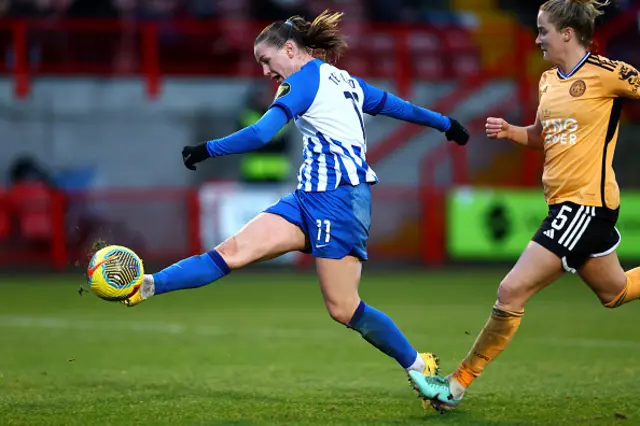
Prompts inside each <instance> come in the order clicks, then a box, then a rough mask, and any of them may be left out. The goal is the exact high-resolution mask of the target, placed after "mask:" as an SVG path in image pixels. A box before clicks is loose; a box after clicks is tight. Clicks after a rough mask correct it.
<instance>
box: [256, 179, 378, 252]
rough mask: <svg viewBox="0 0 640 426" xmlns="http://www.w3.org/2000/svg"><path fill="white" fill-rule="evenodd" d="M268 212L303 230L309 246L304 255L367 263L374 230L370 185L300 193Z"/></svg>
mask: <svg viewBox="0 0 640 426" xmlns="http://www.w3.org/2000/svg"><path fill="white" fill-rule="evenodd" d="M265 212H266V213H272V214H276V215H278V216H281V217H283V218H284V219H286V220H287V221H288V222H291V223H293V224H294V225H297V226H298V227H300V229H302V232H304V233H305V235H306V236H307V239H308V241H309V244H310V247H307V249H306V250H305V253H311V255H313V256H314V257H321V258H327V259H342V258H343V257H345V256H355V257H357V258H359V259H360V260H367V240H368V239H369V228H370V227H371V188H370V185H369V184H366V183H362V184H360V185H357V186H350V185H343V186H339V187H338V188H337V189H335V190H333V191H326V192H304V191H301V190H297V191H295V192H292V193H291V194H289V195H287V196H285V197H282V198H281V199H280V201H278V202H277V203H276V204H274V205H273V206H271V207H269V208H268V209H267V210H265Z"/></svg>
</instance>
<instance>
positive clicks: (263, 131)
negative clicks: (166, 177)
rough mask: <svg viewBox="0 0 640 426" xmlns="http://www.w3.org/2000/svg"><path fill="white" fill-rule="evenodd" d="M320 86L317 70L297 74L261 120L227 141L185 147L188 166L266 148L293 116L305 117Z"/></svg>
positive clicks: (286, 81)
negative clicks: (211, 158) (210, 158)
mask: <svg viewBox="0 0 640 426" xmlns="http://www.w3.org/2000/svg"><path fill="white" fill-rule="evenodd" d="M319 85H320V75H319V72H318V69H317V68H313V67H309V68H304V69H303V70H301V71H299V72H297V73H295V74H293V75H292V76H290V77H289V78H287V79H286V80H285V81H284V82H283V83H282V84H281V85H280V87H279V88H278V92H277V94H276V99H275V100H274V101H273V103H272V104H271V106H270V107H269V110H268V111H267V112H266V113H265V114H264V115H263V116H262V118H260V120H258V121H257V122H256V123H255V124H253V125H251V126H249V127H246V128H244V129H242V130H240V131H238V132H236V133H234V134H232V135H230V136H227V137H226V138H222V139H215V140H211V141H208V142H205V143H202V144H200V145H195V146H186V147H184V148H183V150H182V161H183V162H184V165H185V166H186V167H187V168H188V169H189V170H195V169H196V168H195V164H196V163H199V162H201V161H204V160H206V159H207V158H209V157H220V156H223V155H231V154H242V153H245V152H250V151H255V150H258V149H260V148H262V147H263V146H265V145H266V144H268V143H269V142H270V141H271V140H272V139H273V138H274V137H275V136H276V135H277V134H278V132H279V131H280V130H281V129H282V128H283V127H284V126H286V125H287V123H288V122H289V121H290V120H291V119H292V118H293V117H296V116H299V115H302V114H304V113H305V112H306V111H307V110H308V109H309V107H310V106H311V104H312V103H313V100H314V98H315V96H316V94H317V92H318V87H319Z"/></svg>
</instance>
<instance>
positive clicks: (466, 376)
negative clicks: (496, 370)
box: [410, 242, 563, 411]
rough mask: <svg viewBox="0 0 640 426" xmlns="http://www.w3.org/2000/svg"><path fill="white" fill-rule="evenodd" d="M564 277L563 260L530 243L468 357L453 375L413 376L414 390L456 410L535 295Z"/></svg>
mask: <svg viewBox="0 0 640 426" xmlns="http://www.w3.org/2000/svg"><path fill="white" fill-rule="evenodd" d="M562 273H563V268H562V263H561V261H560V259H559V258H558V257H557V256H556V255H555V254H553V253H552V252H551V251H549V250H547V249H546V248H544V247H542V246H541V245H539V244H538V243H535V242H530V243H529V245H528V246H527V248H526V249H525V251H524V252H523V253H522V255H521V256H520V259H518V262H517V263H516V265H515V266H514V267H513V269H512V270H511V271H510V272H509V274H507V276H506V277H505V278H504V280H503V281H502V282H501V283H500V287H499V288H498V301H497V302H496V304H495V305H494V307H493V309H492V311H491V315H490V316H489V319H488V320H487V323H486V324H485V326H484V328H483V329H482V331H481V332H480V334H479V335H478V337H477V339H476V341H475V343H474V344H473V347H472V348H471V350H470V351H469V353H468V355H467V356H466V357H465V359H464V360H463V361H462V363H461V364H460V365H459V366H458V368H457V369H456V371H455V372H453V374H451V375H449V376H447V377H426V376H424V375H421V374H419V373H417V372H412V373H410V378H411V382H412V385H413V387H414V389H415V390H416V391H417V392H418V393H419V395H420V396H421V397H422V398H423V399H424V400H426V401H429V402H431V406H433V407H434V408H435V409H437V410H440V411H442V410H443V409H444V408H452V407H455V406H457V405H458V404H459V403H460V402H461V401H462V398H463V396H464V392H465V390H466V389H467V388H468V387H469V386H470V385H471V383H472V382H473V381H474V380H475V379H476V378H478V377H479V376H480V374H482V372H483V371H484V369H485V367H486V366H487V365H488V364H489V363H490V362H491V361H493V360H494V359H495V358H496V357H497V356H498V355H500V353H502V351H503V350H504V349H506V347H507V346H508V345H509V343H510V342H511V340H512V338H513V336H515V334H516V331H517V330H518V327H519V326H520V321H521V320H522V316H523V315H524V305H525V303H526V302H527V300H529V299H530V298H531V297H532V296H533V295H534V294H536V293H537V292H538V291H540V290H541V289H542V288H544V287H546V286H547V285H548V284H550V283H551V282H553V281H555V280H556V279H557V278H558V277H559V276H560V275H562Z"/></svg>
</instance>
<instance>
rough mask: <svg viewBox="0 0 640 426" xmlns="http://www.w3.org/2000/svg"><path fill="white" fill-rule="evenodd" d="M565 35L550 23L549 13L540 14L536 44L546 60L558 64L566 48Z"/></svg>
mask: <svg viewBox="0 0 640 426" xmlns="http://www.w3.org/2000/svg"><path fill="white" fill-rule="evenodd" d="M564 37H565V36H564V35H563V34H562V32H560V31H558V30H557V29H556V27H555V26H554V25H553V24H552V23H551V22H549V15H548V14H547V12H542V11H540V12H539V13H538V37H536V44H537V45H538V46H540V49H542V54H543V56H544V59H546V60H547V61H550V62H552V63H556V62H557V61H558V59H559V58H560V57H561V56H562V52H563V50H564V47H565V41H564Z"/></svg>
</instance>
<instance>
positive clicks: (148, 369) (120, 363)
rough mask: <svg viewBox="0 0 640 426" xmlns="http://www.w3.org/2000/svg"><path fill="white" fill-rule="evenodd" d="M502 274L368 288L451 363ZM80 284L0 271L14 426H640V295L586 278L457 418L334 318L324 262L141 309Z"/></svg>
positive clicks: (530, 331)
mask: <svg viewBox="0 0 640 426" xmlns="http://www.w3.org/2000/svg"><path fill="white" fill-rule="evenodd" d="M504 272H506V271H495V272H487V271H482V270H474V269H471V270H468V271H461V272H460V271H458V272H439V273H427V272H416V273H405V274H401V275H396V274H391V273H380V272H375V273H374V272H371V273H368V274H367V273H365V276H364V279H363V283H362V286H361V290H362V291H361V293H362V296H363V298H364V300H366V301H367V302H368V303H369V304H371V305H373V306H375V307H377V308H378V309H381V310H383V311H385V312H386V313H388V314H389V315H390V316H391V317H392V318H393V319H394V320H395V321H396V323H397V324H398V325H399V326H400V328H401V329H402V330H403V331H404V332H405V333H406V334H407V336H408V337H409V339H410V340H411V341H412V343H413V344H414V345H415V346H416V347H417V348H418V349H419V350H421V351H434V352H436V353H437V354H438V355H439V356H440V358H441V364H442V367H443V368H442V370H443V372H444V373H448V372H450V371H451V370H452V369H453V368H455V366H456V365H457V363H458V362H459V361H460V360H461V359H462V357H463V356H464V355H465V354H466V352H467V351H468V349H469V348H470V346H471V344H472V343H473V340H474V339H475V336H476V334H477V332H478V331H479V330H480V328H481V327H482V325H483V324H484V322H485V320H486V318H487V316H488V314H489V312H490V309H491V306H492V304H493V302H494V297H495V291H496V287H497V284H498V283H499V282H500V279H501V277H502V274H503V273H504ZM83 283H84V280H83V278H82V277H81V276H78V277H47V276H42V277H31V278H10V277H2V278H0V424H1V425H83V426H85V425H143V424H145V425H173V426H179V425H180V426H181V425H305V426H310V425H322V426H330V425H374V424H375V425H429V426H431V425H534V424H536V425H576V424H578V425H582V424H585V425H586V424H589V425H591V424H593V425H623V424H624V425H632V424H640V400H639V399H638V395H640V384H639V383H640V381H638V377H640V366H639V361H640V302H635V303H631V304H629V305H626V306H623V307H622V308H620V309H618V310H614V311H609V310H606V309H604V308H602V307H601V306H600V305H599V303H598V301H597V299H596V298H595V296H593V295H592V294H591V293H590V291H589V290H588V289H587V288H586V287H585V286H584V285H582V284H581V283H580V282H579V280H578V279H577V278H575V277H567V278H565V279H563V280H561V281H560V282H558V283H556V284H555V285H553V286H552V287H550V288H548V289H546V290H544V291H543V292H542V293H541V294H539V295H538V296H537V297H536V298H534V300H533V301H532V302H531V303H530V304H529V305H528V306H527V310H526V314H525V317H524V319H523V323H522V326H521V328H520V331H519V333H518V335H517V336H516V338H515V339H514V341H513V343H512V344H511V346H510V347H509V348H508V350H507V351H506V352H505V353H504V354H503V355H501V356H500V358H498V360H497V361H496V362H495V363H493V364H492V365H490V366H489V368H488V369H487V370H486V372H485V375H484V376H483V377H482V378H481V379H480V380H478V381H477V383H475V384H474V386H473V387H472V388H471V390H470V391H469V392H468V394H467V398H466V399H465V401H464V403H463V404H462V405H461V406H460V407H459V409H458V410H457V411H455V412H453V413H449V414H447V415H443V416H441V415H439V414H437V413H435V412H429V411H423V409H422V408H421V405H420V401H419V400H418V399H417V398H416V396H415V395H414V393H413V391H412V390H411V389H410V387H409V385H408V383H407V381H406V377H405V375H404V373H403V371H402V370H401V369H400V368H399V367H398V366H397V365H396V364H395V362H394V361H393V360H391V359H389V358H387V357H386V356H385V355H383V354H381V353H379V352H378V351H377V350H375V349H373V348H372V347H370V346H369V344H367V343H366V342H365V341H364V340H362V339H361V338H360V337H359V336H358V335H357V334H356V333H355V332H353V331H351V330H348V329H347V328H345V327H343V326H340V325H338V324H336V323H333V322H332V320H331V319H330V318H329V316H328V315H327V314H326V312H325V310H324V306H323V303H322V300H321V296H320V292H319V290H318V288H317V285H316V280H315V277H314V276H312V275H296V274H275V273H265V274H258V273H255V272H250V273H249V272H247V273H234V274H232V275H231V276H229V277H228V278H225V279H224V280H223V281H221V282H220V283H217V284H213V285H210V286H208V287H205V288H201V289H198V290H191V291H183V292H178V293H174V294H170V295H163V296H159V297H158V298H156V299H153V300H151V301H149V302H145V303H144V304H142V305H140V306H138V307H135V308H132V309H127V308H125V307H124V306H121V305H119V304H116V303H109V302H104V301H101V300H98V299H97V298H95V297H93V296H92V295H86V294H85V296H83V297H79V296H78V293H77V291H76V290H77V288H78V287H79V286H80V285H82V284H83Z"/></svg>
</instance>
